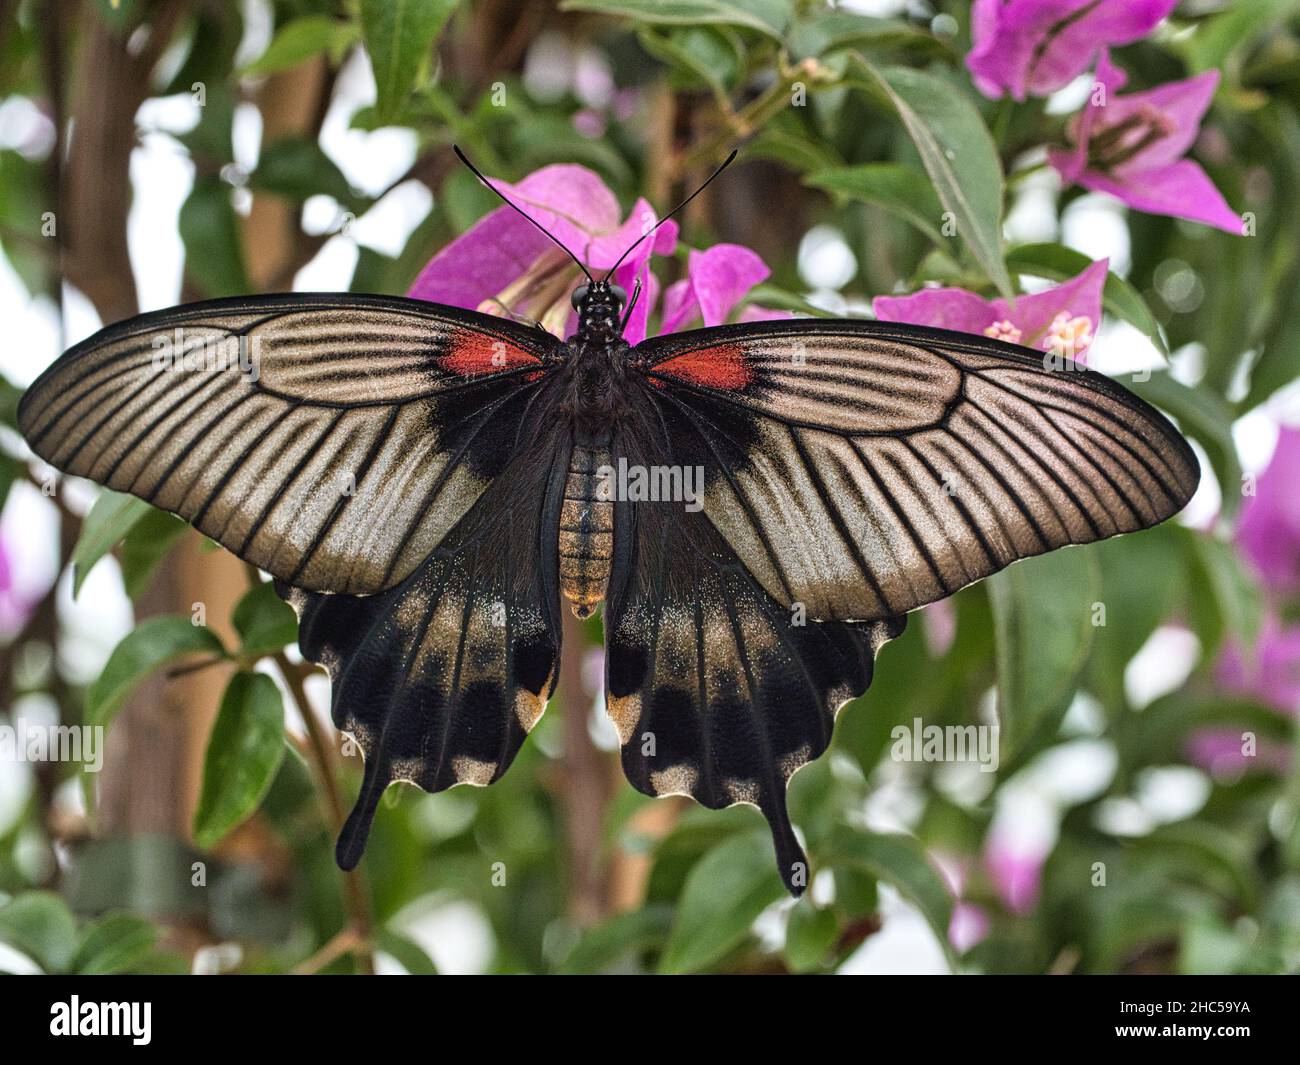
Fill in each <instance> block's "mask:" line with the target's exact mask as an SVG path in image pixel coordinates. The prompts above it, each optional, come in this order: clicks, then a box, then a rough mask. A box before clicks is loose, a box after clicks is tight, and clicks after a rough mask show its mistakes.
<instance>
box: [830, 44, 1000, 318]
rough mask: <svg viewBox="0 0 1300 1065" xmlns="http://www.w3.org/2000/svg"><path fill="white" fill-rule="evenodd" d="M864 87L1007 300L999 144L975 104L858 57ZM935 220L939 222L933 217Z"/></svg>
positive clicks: (931, 80)
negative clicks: (893, 120)
mask: <svg viewBox="0 0 1300 1065" xmlns="http://www.w3.org/2000/svg"><path fill="white" fill-rule="evenodd" d="M855 59H856V61H857V63H858V64H859V65H860V66H861V67H862V69H863V70H865V71H866V73H867V75H868V78H869V79H870V80H869V82H868V87H871V86H874V87H875V89H876V90H878V91H879V92H882V93H883V94H884V96H885V97H886V99H887V100H888V101H889V103H890V104H891V106H892V107H893V108H894V110H895V111H896V112H897V113H898V117H899V119H900V120H901V121H902V123H903V127H904V128H905V129H906V130H907V133H908V136H910V137H911V138H912V143H913V144H915V145H916V150H917V152H918V153H919V154H920V156H921V162H922V163H923V164H924V166H925V171H926V173H927V174H929V175H930V180H931V181H932V182H933V183H934V190H935V192H936V193H937V194H938V196H939V201H940V202H941V203H942V204H943V206H944V208H945V209H946V210H948V211H950V212H952V215H953V220H954V222H955V224H956V228H957V235H958V236H960V237H961V239H962V241H963V242H964V243H965V245H966V247H967V248H969V249H970V252H971V254H972V255H973V256H974V257H975V259H976V261H977V262H978V263H979V264H980V266H982V267H983V268H984V270H985V272H986V273H987V274H988V276H989V279H990V280H991V281H992V282H993V284H994V285H996V286H997V288H998V290H999V291H1000V292H1001V293H1002V294H1003V295H1004V296H1006V297H1007V298H1008V299H1010V298H1011V297H1012V295H1013V291H1012V288H1011V275H1010V274H1008V273H1007V267H1006V264H1005V263H1004V262H1003V260H1002V195H1003V190H1004V187H1005V181H1004V179H1003V176H1002V164H1001V162H1000V161H999V160H998V152H997V146H996V145H995V144H994V143H993V138H992V137H991V136H989V131H988V130H987V129H986V128H985V127H984V123H983V121H982V120H981V119H980V114H979V112H978V111H977V110H976V109H975V106H974V105H973V104H972V103H971V102H970V101H969V100H968V99H967V98H966V97H965V96H964V95H963V94H962V93H961V92H960V90H958V89H957V88H956V86H954V85H953V84H951V83H949V82H946V81H942V80H940V79H939V78H936V77H934V76H933V75H930V74H926V73H924V72H923V71H920V70H912V69H910V68H904V67H890V68H887V69H884V70H878V69H877V68H876V67H874V66H872V65H871V64H870V63H868V62H867V61H866V60H865V59H863V58H862V57H861V56H855ZM936 221H938V220H936Z"/></svg>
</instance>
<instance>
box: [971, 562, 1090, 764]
mask: <svg viewBox="0 0 1300 1065" xmlns="http://www.w3.org/2000/svg"><path fill="white" fill-rule="evenodd" d="M988 588H989V602H990V605H991V606H992V608H993V631H994V636H995V641H996V657H997V670H998V719H999V722H1000V724H1001V726H1002V733H1001V747H1002V760H1003V763H1004V764H1005V763H1007V762H1010V761H1011V760H1012V759H1013V758H1015V757H1017V756H1019V755H1020V754H1021V753H1023V752H1024V750H1025V748H1026V747H1027V746H1028V744H1029V743H1030V741H1031V740H1033V739H1035V738H1037V737H1038V736H1040V735H1043V734H1046V733H1047V732H1048V731H1049V730H1051V729H1053V728H1055V726H1056V725H1057V724H1058V723H1059V721H1060V719H1061V717H1062V716H1063V715H1064V714H1065V711H1066V709H1067V707H1068V706H1069V702H1070V698H1071V697H1072V696H1073V694H1074V684H1075V680H1076V678H1077V677H1078V676H1079V672H1080V670H1081V669H1082V668H1083V666H1084V664H1085V662H1086V661H1087V658H1088V649H1089V647H1090V646H1091V645H1092V636H1093V632H1094V629H1093V623H1092V620H1093V618H1092V610H1093V604H1094V603H1095V602H1096V601H1097V588H1098V579H1097V574H1096V567H1095V565H1094V563H1093V559H1092V555H1091V554H1089V553H1088V551H1087V550H1086V549H1082V548H1077V547H1072V548H1067V549H1065V550H1063V551H1052V552H1050V553H1049V554H1046V555H1040V556H1039V557H1038V558H1031V559H1027V560H1025V561H1023V562H1017V563H1016V564H1015V565H1013V566H1010V567H1009V568H1007V569H1004V570H1003V571H1002V572H1001V573H996V574H994V575H993V576H992V577H990V578H989V579H988Z"/></svg>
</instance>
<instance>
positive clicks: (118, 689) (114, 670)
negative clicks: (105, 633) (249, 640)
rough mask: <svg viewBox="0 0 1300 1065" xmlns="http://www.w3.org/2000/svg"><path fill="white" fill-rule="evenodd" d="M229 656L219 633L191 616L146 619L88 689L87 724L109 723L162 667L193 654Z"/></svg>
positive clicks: (109, 659)
mask: <svg viewBox="0 0 1300 1065" xmlns="http://www.w3.org/2000/svg"><path fill="white" fill-rule="evenodd" d="M205 653H206V654H210V655H217V656H224V655H225V653H226V652H225V648H224V647H222V646H221V641H220V640H219V639H218V638H217V636H216V634H215V633H214V632H213V631H212V630H211V629H208V628H205V627H203V626H202V625H194V624H192V623H191V622H190V619H189V618H183V617H176V616H167V617H157V618H146V619H145V620H144V621H142V622H140V624H139V625H137V626H136V627H135V628H134V629H133V630H132V631H131V632H129V633H127V634H126V636H125V638H123V640H122V642H121V643H119V644H118V645H117V646H116V647H115V648H113V653H112V654H111V655H109V656H108V664H107V665H105V666H104V672H103V673H101V674H100V675H99V677H98V678H97V679H96V680H95V681H94V682H93V683H92V684H91V685H90V687H89V688H88V689H87V691H86V724H88V725H107V724H108V723H109V722H110V721H111V720H112V719H113V716H114V715H115V714H116V713H117V712H118V710H120V709H121V708H122V704H123V703H124V702H125V701H126V699H127V697H128V696H129V695H130V694H131V692H132V691H134V690H135V687H136V685H137V684H139V683H140V682H141V681H142V680H143V679H144V678H145V677H146V676H148V675H149V674H150V673H152V672H153V671H154V670H155V669H157V668H158V667H159V666H162V665H165V664H166V663H168V662H171V661H173V660H175V659H177V658H181V657H182V656H184V655H189V654H205Z"/></svg>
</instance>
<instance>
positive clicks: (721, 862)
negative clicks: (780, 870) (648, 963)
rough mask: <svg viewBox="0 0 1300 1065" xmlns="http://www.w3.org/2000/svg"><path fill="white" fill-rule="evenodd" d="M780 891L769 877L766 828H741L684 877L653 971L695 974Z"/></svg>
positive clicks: (769, 847)
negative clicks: (740, 831) (675, 911)
mask: <svg viewBox="0 0 1300 1065" xmlns="http://www.w3.org/2000/svg"><path fill="white" fill-rule="evenodd" d="M784 894H785V891H784V889H783V888H782V887H781V882H780V880H779V879H778V878H777V877H775V876H773V875H772V838H771V836H770V835H769V834H768V833H767V832H766V831H755V832H743V833H741V834H739V835H736V836H732V837H731V838H730V839H728V840H727V841H725V842H724V843H720V844H718V845H717V846H716V847H714V848H713V849H712V850H710V851H709V852H708V853H707V854H705V855H704V857H703V858H701V859H700V860H699V862H697V863H696V865H695V868H693V869H692V870H691V872H690V875H689V876H688V877H687V878H686V885H685V887H684V889H683V890H682V897H681V902H680V904H679V905H678V907H677V919H676V920H675V921H674V922H673V927H672V931H671V932H670V933H669V936H668V945H667V947H665V948H664V953H663V956H662V957H661V958H660V959H659V971H660V972H661V973H689V972H695V971H697V970H699V969H703V968H704V967H705V966H707V965H709V964H710V963H711V962H715V961H717V960H718V959H719V958H721V957H722V956H723V955H724V954H726V953H727V952H728V951H729V950H731V949H732V948H733V947H735V946H736V945H737V944H738V943H740V942H741V940H743V939H744V938H745V936H746V934H747V933H748V932H749V928H750V926H751V925H752V924H753V923H754V921H755V920H756V919H757V917H758V915H759V914H760V913H762V912H763V911H764V910H765V909H767V907H768V906H770V905H771V904H772V903H774V902H776V901H777V900H778V899H779V898H781V897H782V896H783V895H784Z"/></svg>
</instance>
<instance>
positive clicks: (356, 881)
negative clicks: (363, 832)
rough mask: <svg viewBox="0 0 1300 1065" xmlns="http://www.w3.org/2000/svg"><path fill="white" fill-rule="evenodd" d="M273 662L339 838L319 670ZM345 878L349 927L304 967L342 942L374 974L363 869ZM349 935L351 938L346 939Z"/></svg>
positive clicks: (253, 576)
mask: <svg viewBox="0 0 1300 1065" xmlns="http://www.w3.org/2000/svg"><path fill="white" fill-rule="evenodd" d="M244 568H245V571H246V572H247V573H248V580H249V583H250V584H260V583H262V577H261V574H260V573H258V571H257V567H256V566H253V565H249V564H245V567H244ZM271 660H272V661H273V662H275V665H276V668H277V669H278V670H279V671H280V675H281V676H282V677H283V678H284V683H285V686H286V687H287V688H288V689H289V694H290V695H291V696H293V702H294V705H295V706H296V707H297V708H298V716H299V717H301V718H302V723H303V726H304V727H305V728H306V729H307V741H308V753H309V754H310V756H311V757H310V761H311V763H312V766H313V767H314V769H315V770H316V774H315V775H316V780H317V782H318V784H319V786H320V793H321V794H322V795H323V796H324V797H325V805H326V807H328V810H329V818H330V824H331V826H332V828H333V834H334V835H335V836H337V835H338V833H339V832H340V831H341V830H342V828H343V821H344V818H345V817H346V816H347V815H346V813H345V811H344V809H343V800H342V798H341V796H340V792H339V783H338V775H337V773H336V766H335V762H334V751H333V747H332V746H331V744H330V741H329V737H328V736H327V735H326V734H325V729H324V728H323V727H322V726H321V723H320V721H319V719H318V718H317V717H316V712H315V711H314V710H313V709H312V705H311V701H310V700H309V699H308V698H307V687H306V679H307V677H308V676H309V675H310V674H311V673H313V672H314V671H315V670H314V667H313V666H310V665H307V664H306V663H302V662H300V663H297V664H296V665H295V664H294V663H293V662H290V661H289V656H288V655H286V654H285V653H284V651H276V652H275V654H273V655H271ZM342 875H343V901H344V905H345V906H346V908H347V912H348V925H347V927H346V928H344V929H343V930H342V931H341V932H340V933H339V934H338V935H336V936H335V937H334V939H332V940H331V941H330V943H327V944H326V945H325V947H322V948H321V950H320V951H318V952H317V954H316V955H314V956H313V958H309V959H308V960H307V961H306V962H304V963H303V965H304V966H306V965H309V964H310V963H311V962H312V961H314V960H315V959H316V958H319V957H321V956H322V955H323V954H324V953H325V951H326V950H328V949H329V947H330V944H337V943H340V942H342V943H344V944H345V947H344V949H342V950H340V951H339V953H347V952H348V950H351V952H352V953H354V954H355V955H356V958H357V966H358V968H360V970H361V971H362V972H363V973H366V974H368V975H371V974H373V973H374V971H375V959H374V954H373V952H372V950H371V946H370V940H371V928H372V924H373V922H372V920H371V915H370V900H369V899H368V898H367V896H366V890H365V884H364V883H363V882H362V880H361V872H360V871H359V870H357V869H353V870H352V871H351V872H347V873H343V874H342ZM345 936H346V937H348V938H344V937H345ZM332 960H333V958H332V957H327V958H326V959H325V961H324V962H323V963H322V965H319V966H317V968H320V967H322V966H323V965H327V964H329V962H330V961H332ZM308 971H315V970H308Z"/></svg>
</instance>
